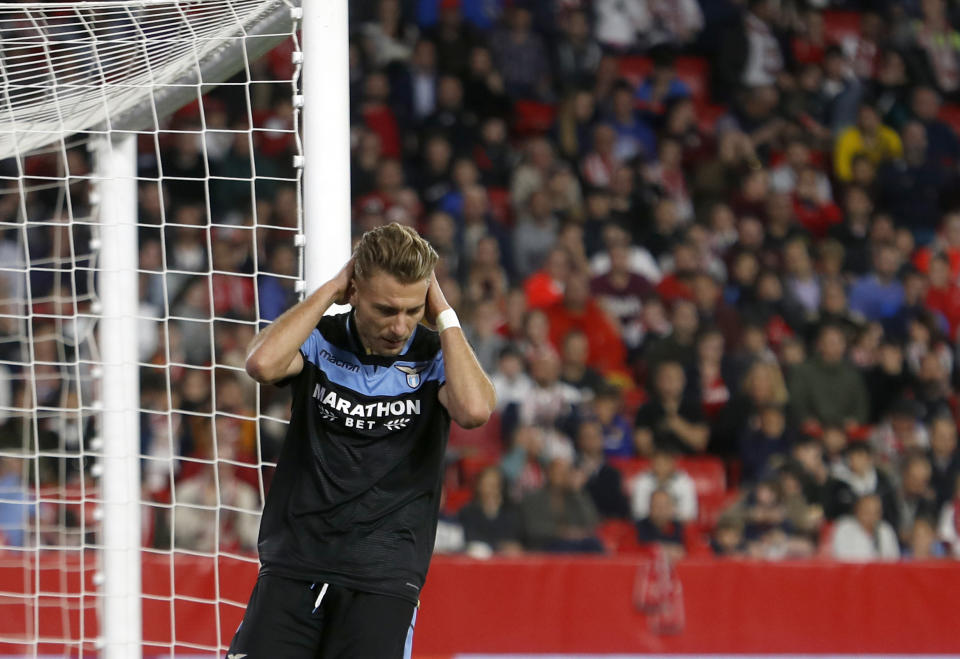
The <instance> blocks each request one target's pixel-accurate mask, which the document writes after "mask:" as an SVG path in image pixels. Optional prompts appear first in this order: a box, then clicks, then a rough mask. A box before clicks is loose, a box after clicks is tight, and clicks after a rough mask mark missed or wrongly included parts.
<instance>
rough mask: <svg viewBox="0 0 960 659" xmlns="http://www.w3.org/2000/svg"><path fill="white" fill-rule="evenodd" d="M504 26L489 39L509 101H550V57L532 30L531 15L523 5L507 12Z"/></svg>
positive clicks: (537, 35)
mask: <svg viewBox="0 0 960 659" xmlns="http://www.w3.org/2000/svg"><path fill="white" fill-rule="evenodd" d="M506 18H507V20H506V24H505V26H504V28H503V29H501V30H497V31H496V32H494V34H493V35H492V36H491V38H490V50H491V52H492V53H493V56H494V59H495V60H496V62H497V69H499V71H500V72H501V74H502V75H503V82H504V85H505V86H506V90H507V94H509V95H510V96H511V97H512V98H532V99H538V100H547V99H549V98H550V83H551V79H550V58H549V56H548V54H547V49H546V46H545V45H544V43H543V40H542V39H541V37H540V35H539V34H537V33H535V32H534V31H533V30H532V19H533V16H532V14H531V12H530V9H528V8H527V7H525V6H521V5H514V6H513V7H511V8H510V9H509V10H508V11H507V16H506Z"/></svg>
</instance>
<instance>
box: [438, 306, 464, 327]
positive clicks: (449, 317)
mask: <svg viewBox="0 0 960 659" xmlns="http://www.w3.org/2000/svg"><path fill="white" fill-rule="evenodd" d="M451 327H460V319H459V318H457V312H456V311H454V310H453V309H444V310H443V311H441V312H440V313H438V314H437V331H438V332H443V330H447V329H450V328H451Z"/></svg>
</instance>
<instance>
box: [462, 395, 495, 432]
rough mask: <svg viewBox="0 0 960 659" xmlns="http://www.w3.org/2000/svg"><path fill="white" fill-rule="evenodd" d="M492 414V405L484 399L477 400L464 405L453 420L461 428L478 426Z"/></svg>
mask: <svg viewBox="0 0 960 659" xmlns="http://www.w3.org/2000/svg"><path fill="white" fill-rule="evenodd" d="M492 414H493V406H492V405H489V404H488V403H487V402H486V401H477V402H476V403H473V404H470V405H465V406H464V408H463V409H462V410H460V413H459V414H457V415H456V417H454V421H456V422H457V425H458V426H460V427H461V428H466V429H467V430H469V429H470V428H479V427H480V426H482V425H483V424H485V423H486V422H487V421H489V420H490V415H492Z"/></svg>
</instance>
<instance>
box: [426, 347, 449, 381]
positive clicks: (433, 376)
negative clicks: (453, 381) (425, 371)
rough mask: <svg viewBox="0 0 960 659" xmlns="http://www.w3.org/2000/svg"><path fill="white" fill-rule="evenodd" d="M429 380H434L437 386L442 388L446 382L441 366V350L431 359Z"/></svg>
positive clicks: (445, 375) (444, 371)
mask: <svg viewBox="0 0 960 659" xmlns="http://www.w3.org/2000/svg"><path fill="white" fill-rule="evenodd" d="M428 379H430V380H436V381H437V386H440V387H442V386H443V385H444V384H445V383H446V382H447V372H446V369H445V367H444V364H443V350H437V356H436V357H434V358H433V363H431V364H430V375H429V376H428Z"/></svg>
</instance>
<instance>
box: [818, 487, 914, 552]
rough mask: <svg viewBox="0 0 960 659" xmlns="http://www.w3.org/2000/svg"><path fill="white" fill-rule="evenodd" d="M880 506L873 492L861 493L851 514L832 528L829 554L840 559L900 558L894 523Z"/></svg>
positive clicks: (878, 498) (878, 499)
mask: <svg viewBox="0 0 960 659" xmlns="http://www.w3.org/2000/svg"><path fill="white" fill-rule="evenodd" d="M882 511H883V506H882V504H881V502H880V497H878V496H877V495H875V494H864V495H862V496H860V497H859V498H858V499H857V501H856V504H855V507H854V510H853V514H852V515H848V516H845V517H843V518H842V519H840V520H838V521H837V523H836V526H835V527H834V528H833V538H832V540H831V555H832V556H833V557H834V558H836V559H838V560H841V561H878V560H886V561H890V560H896V559H898V558H900V546H899V544H898V543H897V534H896V532H895V531H894V530H893V527H892V526H891V525H890V524H889V523H888V522H886V521H885V520H884V519H883V516H882Z"/></svg>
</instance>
